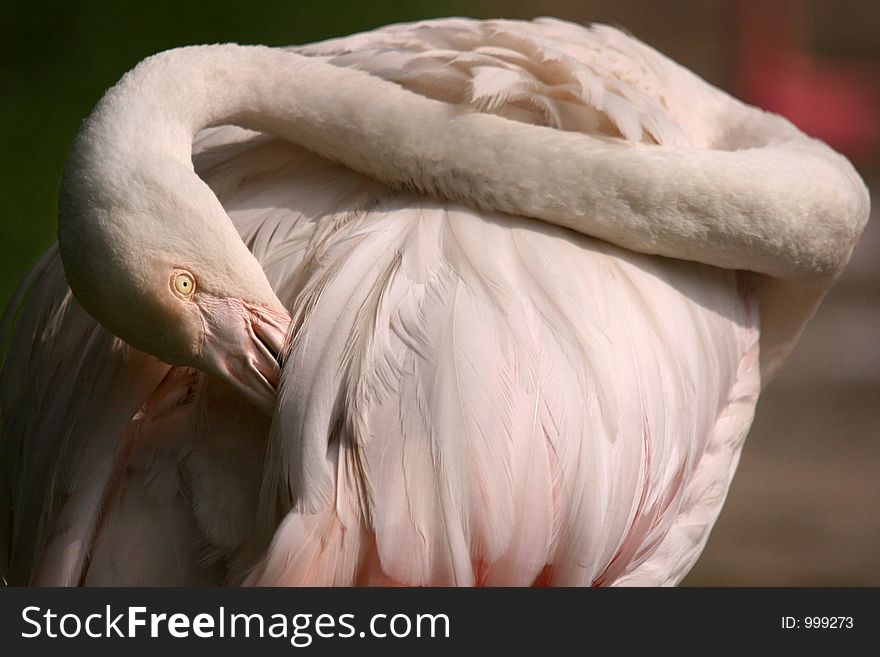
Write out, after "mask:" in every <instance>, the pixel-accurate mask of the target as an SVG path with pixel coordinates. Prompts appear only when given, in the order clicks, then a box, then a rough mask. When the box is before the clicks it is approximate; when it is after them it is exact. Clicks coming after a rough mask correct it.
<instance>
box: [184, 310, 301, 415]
mask: <svg viewBox="0 0 880 657" xmlns="http://www.w3.org/2000/svg"><path fill="white" fill-rule="evenodd" d="M199 305H200V307H201V308H202V316H203V317H204V320H205V341H204V343H203V345H202V353H201V358H200V359H199V363H198V365H197V366H198V367H199V368H200V369H202V370H203V371H205V372H206V373H208V374H211V375H213V376H216V377H218V378H220V379H222V380H223V381H225V382H226V383H227V384H229V385H230V386H232V387H233V388H235V389H236V390H238V391H239V392H240V393H241V394H242V395H244V397H245V398H247V399H248V400H249V401H250V402H251V403H253V404H254V405H255V406H256V407H257V408H259V409H260V410H262V411H263V412H264V413H266V414H267V415H270V416H271V415H272V411H273V408H274V405H275V392H276V390H277V388H278V381H279V378H280V377H281V357H282V354H283V350H284V347H285V340H286V338H287V330H288V328H289V326H290V316H289V315H288V314H287V312H286V311H284V310H283V309H271V308H265V307H260V306H254V305H251V304H249V303H246V302H244V301H241V300H239V299H231V298H219V297H208V298H205V297H203V298H202V299H201V301H200V303H199ZM279 308H280V306H279Z"/></svg>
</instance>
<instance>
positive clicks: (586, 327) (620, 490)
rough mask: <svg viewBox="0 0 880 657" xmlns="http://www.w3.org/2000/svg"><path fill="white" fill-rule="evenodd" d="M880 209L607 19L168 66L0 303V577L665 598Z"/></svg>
mask: <svg viewBox="0 0 880 657" xmlns="http://www.w3.org/2000/svg"><path fill="white" fill-rule="evenodd" d="M868 208H869V200H868V195H867V191H866V189H865V187H864V184H863V183H862V181H861V179H860V178H859V176H858V175H857V173H856V172H855V170H854V169H853V168H852V166H851V165H850V164H849V162H848V161H847V160H846V159H845V158H843V157H842V156H840V155H839V154H837V153H835V152H834V151H833V150H831V149H830V148H829V147H827V146H826V145H825V144H823V143H821V142H819V141H816V140H813V139H811V138H808V137H807V136H805V135H804V134H802V133H801V132H800V131H798V130H797V129H796V128H795V127H794V126H792V125H791V124H790V123H789V122H787V121H786V120H785V119H783V118H781V117H779V116H775V115H772V114H769V113H765V112H763V111H761V110H759V109H756V108H754V107H750V106H747V105H745V104H743V103H741V102H739V101H738V100H736V99H734V98H732V97H731V96H729V95H727V94H726V93H724V92H723V91H721V90H719V89H717V88H714V87H712V86H710V85H708V84H707V83H706V82H704V81H703V80H701V79H699V78H698V77H697V76H695V75H694V74H692V73H691V72H689V71H688V70H686V69H684V68H683V67H681V66H679V65H678V64H676V63H674V62H672V61H671V60H669V59H667V58H665V57H664V56H663V55H661V54H660V53H658V52H656V51H655V50H653V49H652V48H650V47H649V46H647V45H645V44H643V43H641V42H639V41H638V40H636V39H635V38H633V37H631V36H628V35H626V34H624V33H623V32H621V31H619V30H617V29H614V28H611V27H608V26H603V25H593V26H588V27H582V26H578V25H574V24H570V23H566V22H563V21H559V20H554V19H538V20H535V21H532V22H519V21H508V20H493V21H475V20H469V19H442V20H431V21H424V22H418V23H412V24H403V25H393V26H388V27H384V28H380V29H377V30H374V31H371V32H367V33H363V34H357V35H354V36H350V37H345V38H341V39H334V40H330V41H326V42H322V43H317V44H311V45H306V46H300V47H293V48H282V49H278V48H267V47H260V46H239V45H232V44H227V45H213V46H196V47H186V48H179V49H175V50H171V51H167V52H164V53H160V54H158V55H155V56H153V57H150V58H148V59H146V60H144V61H143V62H141V63H140V64H139V65H138V66H137V67H136V68H135V69H133V70H132V71H131V72H129V73H128V74H127V75H125V76H124V77H123V78H122V80H121V81H120V82H119V83H118V84H117V85H116V86H114V87H113V88H111V89H110V90H109V91H108V92H107V93H106V95H105V96H104V97H103V98H102V99H101V101H100V102H99V103H98V104H97V106H96V107H95V109H94V111H93V112H92V114H91V115H90V116H89V117H88V119H87V120H86V121H85V122H84V124H83V126H82V128H81V130H80V132H79V134H78V136H77V138H76V140H75V142H74V144H73V146H72V149H71V153H70V156H69V159H68V162H67V164H66V166H65V170H64V175H63V181H62V184H61V190H60V201H59V225H58V242H57V244H56V245H53V246H52V247H51V248H50V249H49V250H48V251H47V252H46V253H45V254H44V255H43V257H42V258H41V260H40V261H39V262H38V263H37V264H36V266H35V267H34V268H33V270H32V271H31V272H30V274H29V275H28V277H27V278H26V279H25V280H24V281H23V282H22V284H21V285H20V287H19V289H18V291H17V293H16V295H15V297H14V298H13V300H12V302H11V303H10V305H9V307H8V309H7V311H6V314H5V316H4V319H3V325H2V336H3V337H2V342H0V344H3V345H5V351H4V352H3V356H2V358H3V360H2V388H0V422H2V428H0V432H2V433H0V439H2V450H3V452H2V455H3V457H2V464H0V465H2V472H3V482H4V485H3V491H2V496H3V499H4V501H3V508H4V509H9V510H10V513H9V515H8V521H7V522H6V523H5V527H4V531H5V534H6V539H7V540H6V541H4V545H5V546H7V547H6V554H5V558H4V559H3V561H5V563H6V566H5V572H6V577H7V578H8V579H9V581H10V582H12V583H30V584H34V585H43V584H51V585H65V586H67V585H102V584H124V585H154V584H166V585H168V584H171V585H203V584H231V585H237V584H246V585H339V586H349V585H406V586H433V585H456V586H473V585H486V586H496V585H513V586H523V585H563V586H573V585H574V586H581V585H603V586H605V585H673V584H676V583H677V582H678V581H680V580H681V578H682V577H683V576H684V575H685V574H686V573H687V572H688V570H689V569H690V567H691V566H692V565H693V563H694V562H695V560H696V559H697V558H698V556H699V554H700V551H701V550H702V548H703V546H704V545H705V543H706V540H707V537H708V535H709V532H710V530H711V528H712V525H713V523H714V521H715V519H716V517H717V515H718V513H719V512H720V509H721V506H722V504H723V501H724V497H725V494H726V492H727V489H728V486H729V484H730V481H731V478H732V476H733V473H734V470H735V468H736V464H737V459H738V457H739V453H740V449H741V447H742V444H743V440H744V438H745V436H746V434H747V432H748V429H749V425H750V423H751V420H752V416H753V412H754V408H755V404H756V402H757V399H758V396H759V392H760V388H761V386H762V385H763V384H764V383H766V381H767V380H769V378H770V377H771V376H772V374H773V373H774V372H775V371H776V370H777V369H778V368H779V366H780V365H781V363H782V362H783V360H784V359H785V357H786V356H787V355H788V353H789V352H790V350H791V348H792V346H793V344H794V342H795V340H796V338H797V336H798V334H799V332H800V331H801V329H802V327H803V325H804V323H805V322H806V321H808V319H809V318H810V316H811V315H812V314H813V312H814V311H815V309H816V307H817V305H818V303H819V302H820V300H821V298H822V296H823V295H824V294H825V292H826V291H827V290H828V288H829V287H830V286H831V285H832V284H833V282H834V280H835V278H836V277H837V275H838V274H839V273H840V271H841V270H842V269H843V268H844V266H845V265H846V263H847V261H848V259H849V256H850V254H851V252H852V249H853V247H854V245H855V243H856V241H857V239H858V237H859V235H860V233H861V230H862V228H863V226H864V224H865V221H866V219H867V215H868Z"/></svg>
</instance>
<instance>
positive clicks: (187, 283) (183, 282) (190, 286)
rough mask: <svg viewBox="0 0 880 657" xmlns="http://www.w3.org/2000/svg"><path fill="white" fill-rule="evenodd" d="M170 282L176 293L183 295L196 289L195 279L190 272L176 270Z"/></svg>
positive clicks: (188, 294) (186, 295) (189, 293)
mask: <svg viewBox="0 0 880 657" xmlns="http://www.w3.org/2000/svg"><path fill="white" fill-rule="evenodd" d="M172 284H173V285H174V289H175V290H176V291H177V293H178V294H180V295H181V296H184V297H188V296H190V295H191V294H192V293H193V292H195V289H196V281H195V279H194V278H193V276H192V274H190V273H189V272H185V271H180V272H177V273H176V274H175V275H174V281H173V283H172Z"/></svg>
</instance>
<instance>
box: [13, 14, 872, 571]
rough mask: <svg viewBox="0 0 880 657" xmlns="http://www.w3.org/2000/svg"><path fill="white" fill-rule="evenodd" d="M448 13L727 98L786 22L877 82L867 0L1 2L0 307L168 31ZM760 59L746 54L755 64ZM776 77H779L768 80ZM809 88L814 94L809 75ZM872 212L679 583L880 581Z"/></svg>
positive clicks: (817, 51) (828, 58) (210, 37)
mask: <svg viewBox="0 0 880 657" xmlns="http://www.w3.org/2000/svg"><path fill="white" fill-rule="evenodd" d="M782 6H785V7H786V8H787V9H786V10H785V11H784V12H783V14H784V15H782V16H781V17H780V15H779V13H778V11H777V12H776V18H775V20H776V22H775V23H772V22H771V21H770V18H771V17H772V16H773V14H774V11H770V9H773V8H775V9H776V10H779V8H780V7H782ZM447 15H468V16H474V17H486V18H488V17H494V16H504V17H511V18H528V17H532V16H536V15H555V16H558V17H560V18H567V19H569V20H573V21H577V22H582V23H586V22H590V21H601V22H610V23H614V24H619V25H622V26H624V27H626V28H628V29H629V30H631V31H632V32H633V33H634V34H636V35H637V36H638V37H640V38H642V39H643V40H645V41H646V42H648V43H649V44H651V45H653V46H655V47H657V48H658V49H660V50H661V51H663V52H665V53H667V54H668V55H670V56H671V57H673V59H676V60H677V61H679V62H681V63H682V64H684V65H685V66H687V67H688V68H691V69H692V70H694V71H696V72H697V73H699V74H700V75H702V76H703V77H705V78H706V79H707V80H709V81H711V82H713V83H715V84H717V85H719V86H721V87H722V88H725V89H727V90H730V91H733V92H734V93H735V94H737V95H743V93H742V92H743V91H744V90H745V89H746V87H745V86H743V85H744V83H743V74H744V73H746V74H754V73H756V72H757V73H760V71H755V70H753V69H748V68H747V67H744V66H743V64H742V61H743V53H744V51H749V49H750V48H752V47H753V45H754V44H752V43H751V42H750V41H749V39H748V37H750V35H751V36H755V35H760V34H761V33H764V36H765V40H766V38H767V37H768V35H769V38H770V40H771V45H773V43H772V41H773V40H774V39H775V36H776V33H775V32H774V30H780V29H782V31H785V32H786V33H788V31H789V28H790V31H791V33H792V34H793V35H794V36H793V37H792V38H786V39H783V38H782V37H783V35H782V34H779V38H778V39H776V40H778V42H779V43H778V44H776V45H777V46H779V48H777V50H781V48H782V47H783V46H791V45H792V44H794V46H796V48H797V50H798V53H799V54H800V55H803V56H804V57H807V58H812V59H810V60H803V58H802V59H801V60H797V61H798V62H801V61H802V60H803V61H807V64H806V66H807V68H809V66H811V65H812V64H811V63H810V62H813V64H815V62H826V63H827V62H845V63H847V65H851V66H855V67H858V70H859V72H860V75H861V78H859V79H863V78H864V79H865V80H867V82H866V84H869V83H871V82H872V81H873V84H875V87H873V91H874V92H876V91H877V89H880V3H878V2H877V1H876V0H803V1H802V2H788V1H786V0H767V1H766V2H759V1H757V0H737V1H727V0H669V1H668V2H643V1H641V0H616V1H612V0H607V1H603V0H543V1H541V2H538V0H508V1H507V2H503V1H501V0H475V1H471V2H468V1H467V0H407V1H405V2H382V3H372V2H362V1H357V0H320V1H319V0H299V1H296V2H294V1H289V2H288V1H282V0H271V1H256V0H251V1H250V2H241V1H234V0H211V1H210V2H185V1H184V0H153V1H152V2H135V1H133V0H121V1H118V2H85V1H83V0H76V1H72V0H68V1H65V2H23V1H18V0H16V1H14V2H6V3H5V4H4V9H3V13H2V19H0V53H2V55H0V89H2V92H0V134H2V142H0V143H2V154H0V180H2V194H0V306H4V305H5V303H6V301H7V299H8V298H9V296H10V294H11V293H12V291H13V289H14V287H15V285H16V283H17V281H18V280H19V279H20V278H21V277H22V276H23V274H24V273H25V271H26V270H27V268H28V266H29V265H30V264H32V263H33V262H34V260H35V259H36V257H37V256H38V255H39V253H40V252H41V251H42V250H43V249H44V248H46V247H47V246H48V245H49V244H50V243H51V242H52V240H53V239H54V234H55V212H56V194H57V191H58V185H59V181H60V176H61V170H62V167H63V164H64V159H65V156H66V152H67V149H68V148H69V145H70V143H71V140H72V139H73V136H74V134H75V132H76V130H77V126H78V125H79V123H80V121H81V120H82V118H83V117H85V116H86V115H87V114H88V112H89V111H90V109H91V108H92V106H93V105H94V104H95V102H96V101H97V100H98V99H99V98H100V96H101V94H102V93H103V91H104V90H105V89H106V88H107V87H109V86H111V85H112V84H113V83H114V82H115V81H116V80H118V79H119V77H120V76H121V75H122V74H123V73H124V72H125V71H127V70H129V69H130V68H131V67H133V66H134V65H135V64H136V63H137V62H138V61H139V60H141V59H143V58H144V57H146V56H148V55H150V54H153V53H155V52H157V51H160V50H164V49H167V48H172V47H175V46H180V45H189V44H194V43H211V42H226V41H235V42H239V43H262V44H268V45H288V44H295V43H306V42H310V41H316V40H320V39H324V38H328V37H332V36H339V35H344V34H349V33H352V32H357V31H361V30H367V29H371V28H374V27H377V26H380V25H383V24H387V23H390V22H397V21H404V20H412V19H418V18H428V17H436V16H447ZM780 26H781V28H780ZM792 34H789V35H788V36H789V37H791V36H792ZM765 45H766V44H765ZM786 57H787V55H786V54H785V53H784V52H783V53H782V60H785V61H787V60H786ZM794 59H797V58H796V57H795V58H794ZM794 59H792V61H794ZM785 61H782V63H783V69H782V70H783V71H784V70H787V69H784V66H785ZM763 63H764V62H762V61H761V60H760V59H759V60H758V63H757V66H758V68H760V67H761V66H762V65H763ZM792 70H793V69H792ZM753 77H754V76H753ZM838 77H839V76H838ZM857 77H858V76H857ZM785 81H786V78H785V75H783V76H782V78H780V84H779V85H778V86H780V87H783V86H785V84H784V83H785ZM814 87H815V90H816V91H818V92H819V94H821V93H823V91H822V84H821V83H818V82H817V83H815V84H814ZM866 88H867V87H866ZM771 91H772V85H771ZM868 91H871V89H868ZM869 95H870V94H869ZM810 104H811V101H807V102H806V103H802V105H810ZM844 109H846V108H844ZM780 111H781V110H780ZM829 112H830V113H829V114H828V116H825V117H824V118H823V117H820V118H821V119H822V120H823V121H825V123H826V124H827V125H836V124H838V123H840V121H841V119H840V116H839V115H838V114H837V113H836V111H835V110H829ZM870 121H874V122H875V123H874V124H873V125H874V127H875V128H876V127H877V126H880V116H871V115H870V113H869V114H868V115H867V116H866V118H865V119H864V121H863V123H862V127H865V128H870V127H871V126H870V125H868V123H870ZM805 129H806V128H805ZM820 136H821V135H820ZM859 145H860V146H861V148H859V149H858V153H855V151H853V153H850V154H851V155H853V156H855V155H858V159H857V165H858V166H859V167H860V172H861V173H862V175H863V176H864V177H865V179H866V181H867V182H868V184H869V186H870V187H871V188H872V189H873V190H877V189H880V167H878V161H880V150H878V149H876V148H875V144H873V143H868V142H867V141H864V140H863V141H862V142H861V143H860V144H859ZM875 215H876V213H875ZM877 224H878V221H877V219H876V216H875V218H874V220H873V221H872V223H870V224H869V226H868V230H867V231H866V233H865V237H864V239H863V240H862V243H861V244H860V245H859V247H858V249H857V250H856V253H855V255H854V258H853V262H852V264H851V266H850V268H849V269H848V270H847V272H846V273H845V275H844V276H843V278H842V279H841V281H840V283H839V284H838V285H837V286H836V288H835V289H834V290H833V291H832V293H831V294H830V295H829V297H828V299H827V300H826V302H825V304H824V305H823V307H822V308H821V310H820V311H819V313H818V314H817V316H816V318H815V320H814V321H813V322H812V324H811V325H810V326H809V327H808V329H807V331H806V332H805V334H804V336H803V338H802V340H801V343H800V346H799V347H798V349H797V350H796V351H795V353H794V354H793V355H792V357H791V359H790V361H789V364H788V365H787V366H786V368H785V369H784V370H783V372H782V374H781V375H780V376H779V377H778V379H777V380H776V381H775V382H774V383H773V384H772V385H771V386H770V387H769V388H768V389H767V390H766V392H765V393H764V395H763V397H762V399H761V402H760V403H759V406H758V413H757V417H756V420H755V424H754V426H753V429H752V432H751V434H750V436H749V439H748V440H747V442H746V448H745V450H744V453H743V458H742V462H741V465H740V468H739V470H738V474H737V476H736V479H735V480H734V484H733V487H732V489H731V493H730V497H729V499H728V502H727V504H726V506H725V508H724V510H723V512H722V515H721V518H720V520H719V522H718V524H717V525H716V529H715V532H714V533H713V536H712V538H711V539H710V541H709V545H708V547H707V549H706V551H705V553H704V555H703V557H702V559H701V560H700V561H699V563H698V564H697V567H696V568H695V569H694V571H693V572H692V573H691V575H690V576H689V577H688V579H687V580H686V582H685V583H686V584H691V585H842V584H845V585H880V558H878V554H880V257H878V256H880V230H878V228H877Z"/></svg>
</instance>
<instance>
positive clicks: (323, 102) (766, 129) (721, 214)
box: [84, 45, 868, 278]
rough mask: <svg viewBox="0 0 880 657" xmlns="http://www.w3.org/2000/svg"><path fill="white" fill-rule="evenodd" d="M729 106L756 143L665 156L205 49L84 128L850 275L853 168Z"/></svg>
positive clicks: (863, 200) (788, 129)
mask: <svg viewBox="0 0 880 657" xmlns="http://www.w3.org/2000/svg"><path fill="white" fill-rule="evenodd" d="M707 89H708V87H707ZM713 91H714V90H713ZM716 93H717V92H716ZM713 98H715V96H713ZM726 100H727V101H729V106H730V111H729V112H728V113H727V115H726V116H725V115H722V116H721V117H720V119H721V120H727V121H729V123H730V125H729V126H725V130H726V132H727V133H728V134H731V135H737V134H738V135H739V136H740V137H741V139H742V143H744V144H748V145H749V147H748V148H744V149H742V150H730V151H721V150H706V149H695V148H694V149H667V148H663V147H659V146H648V145H641V144H631V143H627V142H621V141H620V140H610V139H604V138H602V139H600V138H593V137H590V136H587V135H581V134H576V133H571V132H561V131H557V130H553V129H549V128H543V127H539V126H532V125H526V124H522V123H517V122H513V121H510V120H507V119H504V118H501V117H498V116H494V115H487V114H480V113H477V112H474V111H472V110H469V109H466V108H463V107H459V106H455V105H450V104H447V103H442V102H438V101H434V100H431V99H428V98H425V97H422V96H419V95H417V94H414V93H411V92H409V91H406V90H404V89H403V88H401V87H399V86H397V85H395V84H393V83H390V82H386V81H384V80H381V79H379V78H376V77H374V76H371V75H369V74H367V73H364V72H361V71H356V70H352V69H345V68H340V67H337V66H334V65H332V64H328V63H325V62H322V61H317V60H313V59H310V58H308V57H304V56H301V55H298V54H295V53H293V52H291V51H286V50H280V49H274V48H266V47H260V46H236V45H222V46H196V47H190V48H181V49H178V50H172V51H168V52H165V53H161V54H159V55H156V56H154V57H151V58H149V59H147V60H145V61H144V62H142V63H141V64H140V65H139V66H138V67H136V68H135V69H134V70H133V71H132V72H130V73H128V74H127V75H126V76H125V77H124V78H123V79H122V81H120V83H119V84H118V85H117V86H116V87H114V88H113V89H111V90H110V91H109V92H108V93H107V95H106V96H105V97H104V99H103V100H102V101H101V103H100V104H99V105H98V107H97V108H96V110H95V112H94V113H93V116H92V118H90V120H89V122H88V124H87V125H86V126H85V127H84V133H86V135H87V136H86V137H85V139H87V141H89V142H90V143H91V144H93V145H95V147H100V148H105V149H106V148H113V149H124V150H126V151H127V153H125V154H124V153H119V154H120V155H126V154H128V155H130V154H134V155H137V154H138V153H143V152H149V151H152V152H162V153H164V154H165V155H167V156H171V157H174V158H175V159H178V160H180V161H185V162H187V163H188V165H189V166H191V163H190V149H191V144H192V138H193V136H194V135H195V133H196V132H198V131H199V130H200V129H202V128H205V127H208V126H211V125H219V124H237V125H240V126H243V127H246V128H252V129H256V130H261V131H265V132H269V133H273V134H275V135H278V136H280V137H282V138H285V139H288V140H290V141H292V142H294V143H296V144H298V145H300V146H303V147H305V148H308V149H310V150H312V151H314V152H316V153H318V154H319V155H322V156H324V157H327V158H329V159H332V160H335V161H338V162H340V163H342V164H344V165H346V166H348V167H350V168H352V169H355V170H357V171H359V172H361V173H364V174H367V175H369V176H372V177H374V178H377V179H379V180H381V181H382V182H384V183H387V184H389V185H391V186H393V187H403V188H411V189H416V190H418V191H421V192H423V193H426V194H430V195H433V196H437V197H440V198H443V199H448V200H452V201H458V202H461V203H464V204H466V205H470V206H473V207H476V208H478V209H481V210H497V211H502V212H509V213H513V214H519V215H524V216H529V217H533V218H536V219H541V220H544V221H548V222H551V223H554V224H558V225H561V226H565V227H568V228H571V229H574V230H576V231H578V232H581V233H585V234H588V235H591V236H593V237H597V238H600V239H604V240H606V241H609V242H612V243H614V244H617V245H619V246H622V247H625V248H628V249H631V250H635V251H641V252H645V253H651V254H658V255H663V256H669V257H675V258H681V259H687V260H695V261H699V262H703V263H706V264H711V265H718V266H723V267H728V268H736V269H749V270H753V271H757V272H760V273H765V274H770V275H773V276H779V277H783V278H790V277H800V276H816V275H827V274H833V273H834V272H836V271H838V270H839V269H841V268H842V266H843V265H844V264H845V262H846V261H847V260H848V258H849V254H850V252H851V250H852V247H853V245H854V243H855V240H856V239H857V237H858V235H859V233H860V232H861V228H862V226H863V224H864V222H865V220H866V218H867V212H868V200H867V192H866V190H865V188H864V185H863V183H862V182H861V180H860V178H859V177H858V175H857V174H856V173H855V171H854V170H853V169H852V167H851V166H850V165H849V163H848V162H847V161H846V160H845V159H844V158H842V157H841V156H839V155H837V154H836V153H834V152H833V151H831V150H830V149H828V148H827V147H826V146H825V145H824V144H821V143H819V142H816V141H814V140H811V139H808V138H807V137H805V136H804V135H802V134H801V133H800V132H798V131H797V130H796V129H794V128H793V127H792V126H791V125H790V124H788V123H787V122H786V121H784V120H782V119H780V118H778V117H774V116H771V115H767V114H764V113H762V112H760V111H758V110H754V109H752V108H747V107H746V106H744V105H742V104H740V103H739V102H737V101H735V100H733V99H726ZM695 111H696V110H695ZM722 114H723V113H722ZM105 118H108V119H111V120H103V119H105ZM101 130H114V131H122V134H117V135H114V136H115V137H117V138H114V139H102V138H101V134H100V131H101ZM89 134H91V136H93V137H94V139H89V138H88V135H89ZM120 136H124V138H121V139H120V138H118V137H120ZM100 144H109V146H98V145H100ZM105 155H106V154H105Z"/></svg>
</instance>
